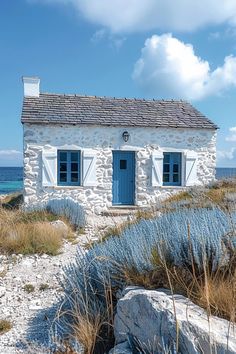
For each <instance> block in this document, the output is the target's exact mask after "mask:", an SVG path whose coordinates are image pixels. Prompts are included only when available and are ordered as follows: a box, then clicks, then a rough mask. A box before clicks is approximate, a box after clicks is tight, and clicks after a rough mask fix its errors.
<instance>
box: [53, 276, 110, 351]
mask: <svg viewBox="0 0 236 354" xmlns="http://www.w3.org/2000/svg"><path fill="white" fill-rule="evenodd" d="M87 285H88V292H89V291H91V289H90V286H89V285H90V284H87ZM101 286H102V287H103V288H104V291H102V293H103V295H101V296H103V297H104V307H103V306H100V305H99V304H98V303H96V301H97V300H96V295H95V296H94V300H93V301H94V302H93V304H91V303H90V300H89V296H88V294H87V293H86V291H85V292H84V293H80V292H78V289H77V290H76V291H74V292H72V294H71V295H70V296H69V297H68V298H67V299H66V300H67V301H68V302H69V304H70V310H69V311H68V310H59V312H58V317H59V318H62V317H63V318H64V319H65V323H66V326H67V327H69V328H70V329H71V331H70V333H71V334H70V337H69V338H68V339H73V340H76V342H78V343H80V344H81V345H82V347H83V353H85V354H91V353H96V354H103V353H107V352H109V350H110V349H111V348H112V347H113V346H114V333H113V327H114V325H113V324H114V315H115V313H114V302H115V294H113V292H114V290H113V289H112V287H111V285H110V284H109V282H108V284H105V283H104V284H102V283H101ZM70 350H71V352H73V350H72V349H71V348H70V346H68V351H69V353H71V352H70Z"/></svg>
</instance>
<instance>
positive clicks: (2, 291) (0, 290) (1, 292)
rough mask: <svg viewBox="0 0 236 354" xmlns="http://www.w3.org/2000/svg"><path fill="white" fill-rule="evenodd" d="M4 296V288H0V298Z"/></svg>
mask: <svg viewBox="0 0 236 354" xmlns="http://www.w3.org/2000/svg"><path fill="white" fill-rule="evenodd" d="M5 294H6V288H5V286H0V298H1V297H3V296H4V295H5Z"/></svg>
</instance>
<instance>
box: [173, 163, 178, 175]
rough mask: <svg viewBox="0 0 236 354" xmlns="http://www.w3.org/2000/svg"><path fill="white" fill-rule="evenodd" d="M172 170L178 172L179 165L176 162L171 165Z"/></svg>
mask: <svg viewBox="0 0 236 354" xmlns="http://www.w3.org/2000/svg"><path fill="white" fill-rule="evenodd" d="M173 172H174V173H178V172H179V165H177V164H174V165H173Z"/></svg>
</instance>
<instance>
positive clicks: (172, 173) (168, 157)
mask: <svg viewBox="0 0 236 354" xmlns="http://www.w3.org/2000/svg"><path fill="white" fill-rule="evenodd" d="M180 185H181V153H179V152H164V160H163V186H180Z"/></svg>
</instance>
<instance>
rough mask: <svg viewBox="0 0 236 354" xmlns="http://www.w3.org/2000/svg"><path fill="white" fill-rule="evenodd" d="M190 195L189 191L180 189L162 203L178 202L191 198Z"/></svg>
mask: <svg viewBox="0 0 236 354" xmlns="http://www.w3.org/2000/svg"><path fill="white" fill-rule="evenodd" d="M191 199H192V196H191V194H190V193H189V192H187V191H181V192H179V193H176V194H173V195H172V196H171V197H169V198H168V199H166V200H165V201H164V202H163V204H165V203H166V202H167V203H177V202H180V201H182V200H191Z"/></svg>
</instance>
